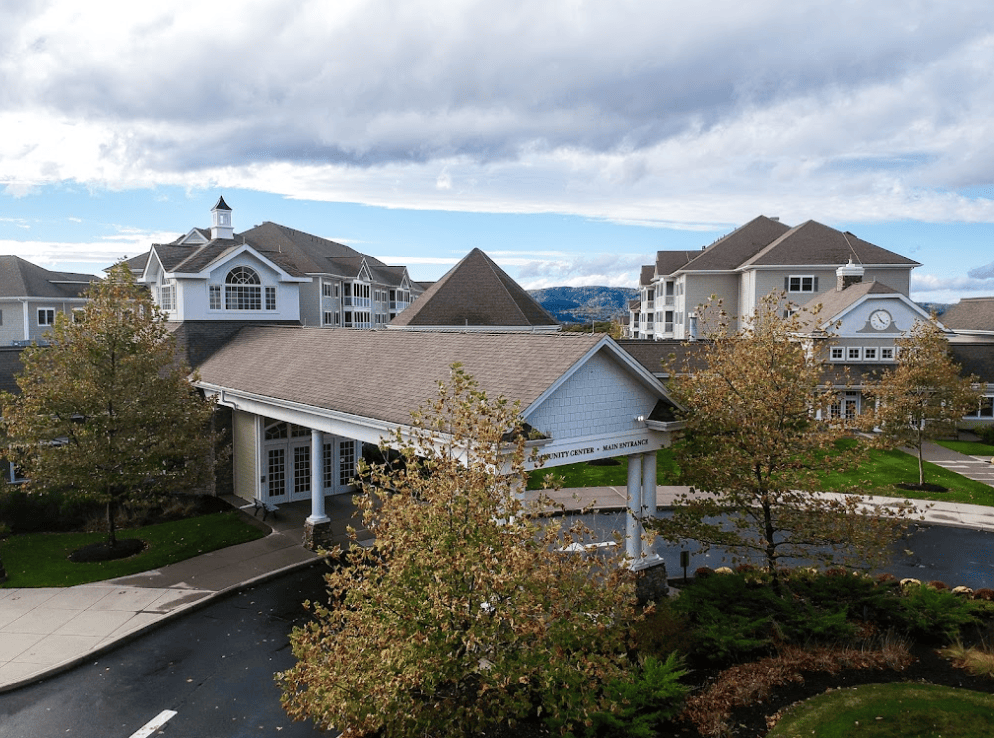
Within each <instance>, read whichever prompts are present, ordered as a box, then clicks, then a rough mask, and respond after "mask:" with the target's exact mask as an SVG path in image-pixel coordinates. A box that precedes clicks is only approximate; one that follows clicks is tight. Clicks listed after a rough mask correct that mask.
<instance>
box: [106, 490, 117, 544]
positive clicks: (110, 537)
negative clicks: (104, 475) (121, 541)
mask: <svg viewBox="0 0 994 738" xmlns="http://www.w3.org/2000/svg"><path fill="white" fill-rule="evenodd" d="M107 543H109V544H110V545H111V546H116V545H117V535H116V531H115V530H114V500H113V499H110V500H107Z"/></svg>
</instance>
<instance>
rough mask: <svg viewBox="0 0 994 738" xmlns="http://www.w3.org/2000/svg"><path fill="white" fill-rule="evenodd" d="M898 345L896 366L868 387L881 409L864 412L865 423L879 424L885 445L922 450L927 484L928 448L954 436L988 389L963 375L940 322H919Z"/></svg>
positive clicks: (921, 475) (922, 478)
mask: <svg viewBox="0 0 994 738" xmlns="http://www.w3.org/2000/svg"><path fill="white" fill-rule="evenodd" d="M896 343H897V348H898V352H897V363H896V364H895V366H894V368H893V369H889V370H887V371H886V372H884V373H883V376H882V377H881V378H880V380H879V381H877V382H871V383H869V384H868V385H867V386H866V389H865V390H864V393H865V394H867V395H869V396H870V397H871V398H873V399H874V400H875V401H876V408H875V409H874V410H873V411H872V412H868V413H864V416H865V417H864V423H865V426H866V427H868V428H879V429H880V438H881V439H882V440H883V442H884V443H886V444H888V445H891V446H899V445H900V446H908V447H910V448H912V449H914V450H915V451H917V455H918V484H919V485H924V484H925V464H924V460H923V459H922V446H923V445H924V444H925V442H926V441H929V440H932V439H935V438H942V437H943V436H949V435H952V434H954V433H955V432H956V425H957V423H959V422H960V421H961V420H962V419H963V416H964V415H966V414H967V413H968V412H972V411H975V410H976V409H977V406H978V405H979V403H980V398H981V396H982V394H983V393H982V392H981V391H980V390H979V388H978V386H977V384H976V383H977V379H976V377H964V376H962V375H961V367H960V366H959V365H958V364H957V363H956V362H955V361H953V358H952V356H951V355H950V353H949V341H948V339H947V338H946V335H945V333H943V331H942V329H941V328H940V327H939V326H938V325H937V324H936V323H935V321H934V320H932V321H921V320H919V321H916V322H915V325H914V327H913V328H912V329H911V331H910V332H909V333H907V334H906V335H905V336H902V337H901V338H899V339H897V341H896Z"/></svg>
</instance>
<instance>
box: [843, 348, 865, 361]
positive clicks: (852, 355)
mask: <svg viewBox="0 0 994 738" xmlns="http://www.w3.org/2000/svg"><path fill="white" fill-rule="evenodd" d="M860 356H862V350H861V349H860V348H859V347H858V346H850V347H849V348H847V349H846V359H847V360H849V361H859V359H860Z"/></svg>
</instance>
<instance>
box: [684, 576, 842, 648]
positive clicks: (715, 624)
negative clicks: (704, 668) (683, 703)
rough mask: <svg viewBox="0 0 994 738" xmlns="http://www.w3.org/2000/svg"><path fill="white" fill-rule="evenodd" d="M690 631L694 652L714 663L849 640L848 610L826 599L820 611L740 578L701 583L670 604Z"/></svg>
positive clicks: (787, 595)
mask: <svg viewBox="0 0 994 738" xmlns="http://www.w3.org/2000/svg"><path fill="white" fill-rule="evenodd" d="M673 608H674V610H675V611H676V612H677V613H679V614H682V615H684V617H686V619H687V621H688V622H689V623H690V624H691V626H692V631H691V633H692V635H691V641H692V644H693V649H694V652H695V653H697V654H700V655H701V656H702V657H703V658H705V659H707V660H709V661H713V662H719V663H721V662H731V661H739V660H743V659H746V658H750V657H754V656H758V655H762V654H766V653H769V652H770V651H771V650H772V649H773V647H774V646H777V645H780V644H783V643H807V642H809V641H821V642H826V641H837V640H840V639H844V638H848V637H850V636H851V635H852V634H853V632H854V628H853V627H852V626H851V625H850V624H849V623H848V622H847V620H846V615H847V607H846V605H845V604H844V603H841V604H839V603H833V602H832V601H831V600H830V598H825V599H824V602H822V603H821V604H820V605H819V606H816V605H815V604H813V603H812V602H811V601H810V600H808V599H805V598H803V597H795V596H793V595H792V594H791V593H789V592H788V593H786V595H785V597H780V596H778V595H777V593H776V592H775V591H774V590H773V588H772V587H770V586H759V587H757V586H752V585H751V584H750V583H749V582H748V581H746V577H744V576H742V575H735V574H728V575H725V576H720V577H709V578H707V579H703V580H701V581H700V582H699V583H697V584H695V585H694V586H693V587H690V588H689V589H687V590H684V591H683V592H681V593H680V596H679V597H678V598H677V600H676V602H675V603H674V605H673Z"/></svg>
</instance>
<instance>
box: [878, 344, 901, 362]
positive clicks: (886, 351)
mask: <svg viewBox="0 0 994 738" xmlns="http://www.w3.org/2000/svg"><path fill="white" fill-rule="evenodd" d="M896 355H897V352H896V350H895V348H894V347H893V346H884V347H883V348H881V349H880V361H894V357H895V356H896Z"/></svg>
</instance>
